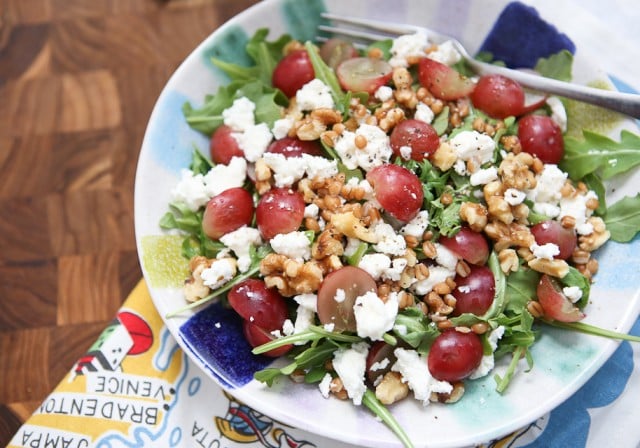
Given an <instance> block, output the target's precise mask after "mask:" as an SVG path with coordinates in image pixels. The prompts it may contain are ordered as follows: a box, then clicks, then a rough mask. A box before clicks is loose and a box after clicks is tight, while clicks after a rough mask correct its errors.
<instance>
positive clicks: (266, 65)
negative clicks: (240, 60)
mask: <svg viewBox="0 0 640 448" xmlns="http://www.w3.org/2000/svg"><path fill="white" fill-rule="evenodd" d="M268 34H269V29H268V28H261V29H259V30H258V31H256V32H255V34H254V35H253V37H252V38H251V40H249V42H248V43H247V48H246V50H247V54H248V55H249V56H251V58H252V59H253V60H254V61H255V63H256V67H257V68H258V70H259V72H258V76H257V78H259V79H260V80H261V81H262V82H263V83H264V84H265V85H271V76H272V74H273V70H274V69H275V68H276V65H278V61H280V59H282V55H283V54H284V47H285V46H286V45H287V44H288V43H289V42H291V36H290V35H288V34H283V35H281V36H280V37H279V38H278V39H277V40H275V41H273V42H268V41H267V40H266V38H267V35H268Z"/></svg>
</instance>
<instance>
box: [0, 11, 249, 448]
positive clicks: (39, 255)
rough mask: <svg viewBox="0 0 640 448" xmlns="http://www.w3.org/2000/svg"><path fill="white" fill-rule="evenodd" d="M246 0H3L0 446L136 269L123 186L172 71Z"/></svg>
mask: <svg viewBox="0 0 640 448" xmlns="http://www.w3.org/2000/svg"><path fill="white" fill-rule="evenodd" d="M253 3H256V1H255V0H226V1H225V0H170V1H157V0H0V307H1V308H0V309H1V312H0V445H2V446H5V445H6V444H7V443H8V442H9V440H10V439H11V437H12V436H13V434H15V432H16V431H17V430H18V428H19V426H20V424H21V423H22V422H23V421H24V420H25V419H27V418H28V417H29V416H30V415H31V413H32V412H33V410H34V409H35V408H36V406H38V405H39V404H40V402H41V401H42V400H43V399H44V398H45V397H46V396H47V395H48V393H49V392H50V391H51V390H52V389H53V388H54V387H55V386H56V384H57V383H58V382H59V381H60V379H61V378H62V377H63V376H64V375H65V374H66V373H67V371H68V370H69V369H70V368H71V367H72V366H73V363H74V362H75V361H76V359H77V358H78V357H79V356H80V355H81V354H82V353H83V352H84V351H85V350H86V349H87V348H88V347H89V346H90V345H91V344H92V342H93V341H94V340H95V338H96V337H97V336H98V335H99V334H100V332H101V331H102V329H103V328H104V326H105V324H106V323H107V322H108V321H110V320H111V319H113V317H114V316H115V313H116V311H117V309H118V307H119V306H120V304H121V303H122V302H123V300H124V299H125V298H126V296H127V295H128V293H129V291H130V290H131V289H132V288H133V286H134V285H135V284H136V283H137V282H138V280H139V279H140V278H141V271H140V267H139V264H138V259H137V254H136V247H135V241H134V231H133V185H134V176H135V169H136V163H137V158H138V152H139V150H140V145H141V142H142V137H143V135H144V130H145V126H146V123H147V120H148V118H149V114H150V112H151V109H152V107H153V105H154V103H155V100H156V98H157V97H158V95H159V93H160V91H161V89H162V87H163V86H164V84H165V83H166V81H167V80H168V78H169V76H170V75H171V73H172V72H173V71H174V70H175V69H176V67H177V66H178V65H179V64H180V62H181V61H182V60H183V59H184V58H185V57H186V56H187V55H188V54H189V52H190V51H191V50H192V49H193V48H194V47H195V46H196V45H197V44H198V43H199V42H200V41H201V40H202V39H204V38H205V37H206V36H207V35H209V34H210V33H211V32H212V31H213V30H214V29H215V28H216V27H218V26H219V25H220V24H222V23H223V22H224V21H226V20H227V19H228V18H230V17H232V16H233V15H235V14H236V13H238V12H240V11H242V10H243V9H246V8H247V7H249V6H250V5H251V4H253Z"/></svg>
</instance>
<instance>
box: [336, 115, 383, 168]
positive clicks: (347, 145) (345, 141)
mask: <svg viewBox="0 0 640 448" xmlns="http://www.w3.org/2000/svg"><path fill="white" fill-rule="evenodd" d="M358 135H361V136H363V137H364V138H365V139H366V140H367V146H365V147H364V148H362V149H360V148H358V147H357V146H356V143H355V139H356V136H358ZM334 149H335V151H336V153H337V154H338V156H340V159H341V160H342V163H344V165H345V166H346V167H347V168H348V169H350V170H353V169H356V168H358V167H360V168H362V169H363V170H365V171H369V170H371V169H372V168H375V167H376V166H380V165H382V164H384V163H387V162H389V160H390V159H391V156H392V155H393V150H392V149H391V144H390V143H389V136H388V135H387V134H386V133H385V132H384V131H383V130H382V129H380V128H379V127H378V126H373V125H369V124H361V125H360V126H359V127H358V129H356V131H355V132H351V131H344V132H343V133H342V134H341V135H340V137H339V138H338V139H337V140H336V143H335V146H334Z"/></svg>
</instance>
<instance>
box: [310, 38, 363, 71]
mask: <svg viewBox="0 0 640 448" xmlns="http://www.w3.org/2000/svg"><path fill="white" fill-rule="evenodd" d="M358 56H359V54H358V50H357V49H356V47H354V46H353V44H352V43H351V42H347V41H346V40H343V39H340V38H337V37H333V38H331V39H329V40H327V41H326V42H324V43H323V44H322V46H321V47H320V57H321V58H322V60H323V61H324V62H325V63H326V64H327V65H328V66H329V67H331V68H332V69H334V70H335V69H336V68H337V67H338V66H339V65H340V63H342V62H344V61H346V60H347V59H351V58H357V57H358Z"/></svg>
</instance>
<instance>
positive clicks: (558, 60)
mask: <svg viewBox="0 0 640 448" xmlns="http://www.w3.org/2000/svg"><path fill="white" fill-rule="evenodd" d="M572 66H573V55H572V54H571V52H569V51H567V50H562V51H560V52H558V53H556V54H552V55H551V56H549V57H548V58H540V59H539V60H538V63H537V64H536V66H535V70H536V71H537V72H538V73H540V74H541V75H542V76H545V77H547V78H553V79H558V80H560V81H571V67H572Z"/></svg>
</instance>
